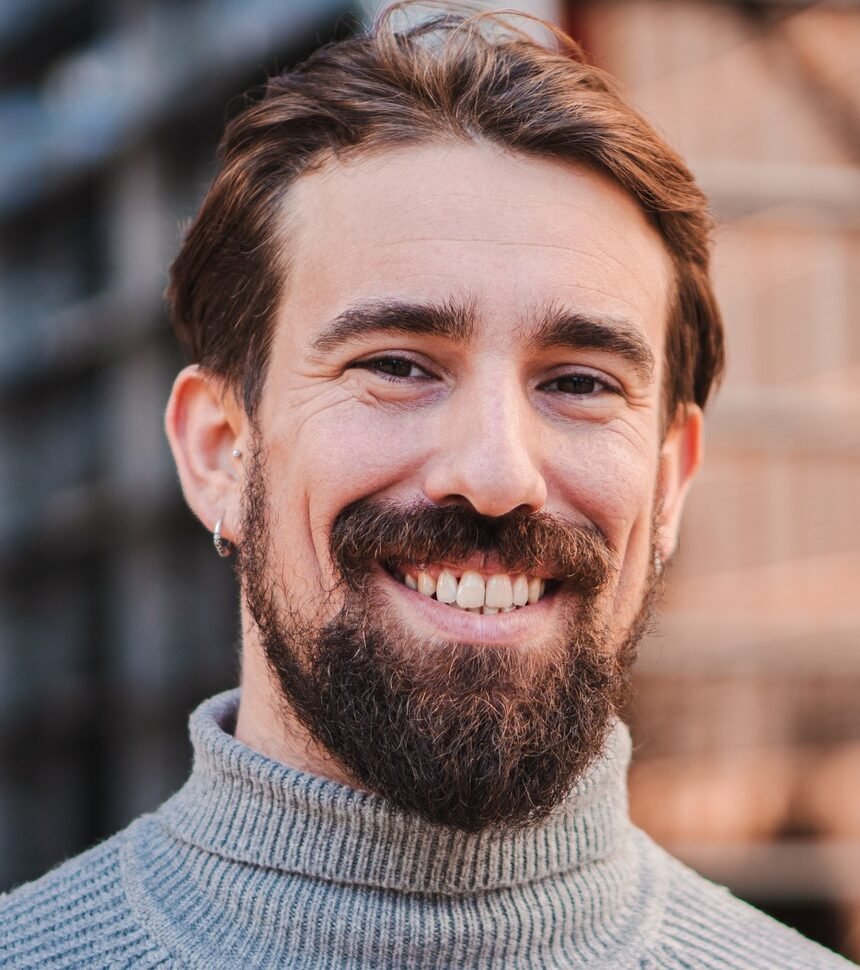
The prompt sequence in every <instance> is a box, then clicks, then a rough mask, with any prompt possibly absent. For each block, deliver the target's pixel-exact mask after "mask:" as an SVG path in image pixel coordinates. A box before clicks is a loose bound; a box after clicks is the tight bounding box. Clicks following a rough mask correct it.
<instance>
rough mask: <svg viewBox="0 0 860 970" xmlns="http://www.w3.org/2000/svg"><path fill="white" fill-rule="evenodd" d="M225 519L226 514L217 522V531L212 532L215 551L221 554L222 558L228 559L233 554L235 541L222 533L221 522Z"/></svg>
mask: <svg viewBox="0 0 860 970" xmlns="http://www.w3.org/2000/svg"><path fill="white" fill-rule="evenodd" d="M223 521H224V516H223V515H222V516H221V518H220V519H218V521H217V522H216V523H215V531H214V532H213V533H212V544H213V545H214V546H215V551H216V552H217V553H218V555H219V556H221V558H222V559H227V558H228V557H229V556H232V555H233V549H234V546H233V543H232V542H231V541H230V540H229V539H225V538H224V536H222V535H221V524H222V523H223Z"/></svg>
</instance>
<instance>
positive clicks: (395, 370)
mask: <svg viewBox="0 0 860 970" xmlns="http://www.w3.org/2000/svg"><path fill="white" fill-rule="evenodd" d="M370 366H371V367H372V368H373V370H375V371H378V372H379V373H380V374H387V375H388V376H389V377H409V376H410V374H411V373H412V368H413V367H415V364H413V363H412V361H411V360H405V359H404V358H403V357H379V358H377V359H376V360H373V361H370Z"/></svg>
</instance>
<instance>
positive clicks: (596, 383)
mask: <svg viewBox="0 0 860 970" xmlns="http://www.w3.org/2000/svg"><path fill="white" fill-rule="evenodd" d="M541 390H545V391H558V392H560V393H562V394H571V395H574V396H576V397H597V395H598V394H607V393H608V394H618V393H619V391H618V390H617V389H616V388H615V387H613V386H612V385H611V384H609V383H607V382H606V381H603V380H601V379H600V378H599V377H597V376H596V375H595V374H583V373H578V374H562V375H561V377H556V378H555V380H552V381H548V382H547V383H546V384H543V385H542V386H541Z"/></svg>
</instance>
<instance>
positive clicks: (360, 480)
mask: <svg viewBox="0 0 860 970" xmlns="http://www.w3.org/2000/svg"><path fill="white" fill-rule="evenodd" d="M424 431H426V429H422V426H421V424H420V422H419V421H418V420H417V416H414V417H413V416H412V415H409V414H405V415H404V414H397V415H384V414H380V413H379V411H378V410H377V409H372V408H369V407H365V406H362V405H361V404H360V403H352V404H350V405H349V406H346V405H345V406H343V407H333V408H331V409H329V410H328V411H326V412H322V413H319V414H317V415H315V416H314V417H313V418H312V419H309V420H307V421H305V422H304V423H303V424H302V425H301V427H300V428H298V429H296V428H295V427H293V428H288V427H285V428H284V429H283V431H281V432H280V433H278V432H277V431H276V432H275V434H273V435H272V442H271V445H270V446H269V448H268V468H269V481H270V487H271V492H272V508H273V511H274V513H275V514H276V515H277V520H275V519H273V527H274V528H275V529H276V534H275V540H276V542H277V544H278V546H279V548H280V549H281V550H282V558H283V561H284V573H285V578H287V577H288V574H289V573H290V572H291V573H292V574H293V579H292V581H291V583H298V582H300V580H299V577H300V576H303V577H307V576H310V575H313V576H315V577H316V578H317V582H316V584H315V585H316V588H318V586H319V579H320V578H322V579H323V581H324V582H326V581H330V580H331V579H332V578H333V577H332V575H331V573H330V570H329V565H328V563H329V559H328V541H329V535H330V532H331V526H332V524H333V522H334V520H335V518H336V517H337V515H338V513H339V512H341V511H342V510H343V509H344V508H345V507H346V506H347V505H349V504H350V503H351V502H354V501H356V500H357V499H360V498H366V497H368V496H372V495H374V494H377V493H382V492H385V493H386V494H387V495H388V496H389V497H392V498H398V499H401V500H408V499H412V498H414V497H415V492H414V489H413V491H409V486H408V482H409V480H410V477H411V475H412V472H413V471H414V470H415V469H416V468H419V467H420V465H421V462H422V460H423V456H424V449H425V448H426V441H427V436H426V433H424ZM276 482H277V483H278V484H277V485H275V484H274V483H276ZM398 486H400V487H399V490H398ZM275 521H276V524H274V523H275Z"/></svg>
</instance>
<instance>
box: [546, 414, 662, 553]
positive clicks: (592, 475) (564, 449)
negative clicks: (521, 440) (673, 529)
mask: <svg viewBox="0 0 860 970" xmlns="http://www.w3.org/2000/svg"><path fill="white" fill-rule="evenodd" d="M554 454H556V455H558V456H560V458H559V459H558V460H557V461H556V462H554V474H553V478H554V482H555V489H553V488H551V489H550V494H552V492H553V491H554V490H555V491H557V493H558V494H559V495H561V496H562V501H563V503H564V505H565V506H566V507H567V508H569V509H572V510H573V511H574V512H575V513H578V514H579V515H581V516H584V517H585V518H587V519H588V520H589V521H590V522H592V523H594V524H595V525H596V526H597V527H598V528H600V529H601V530H602V531H603V533H604V535H605V536H606V538H607V539H608V540H609V542H610V544H611V546H612V548H613V549H614V551H615V553H616V555H618V556H619V557H620V559H621V561H624V560H625V559H626V557H627V552H628V546H629V545H630V543H631V542H635V541H636V536H637V533H638V532H639V530H640V528H641V523H642V521H643V520H644V522H645V524H646V528H647V531H648V532H650V520H651V504H652V498H653V489H654V481H655V476H656V471H657V458H656V455H654V456H650V455H649V454H647V453H646V452H645V451H644V450H643V449H642V448H640V447H639V446H638V445H634V444H633V443H631V441H630V440H629V439H628V438H627V437H626V436H624V435H622V434H619V433H615V432H612V431H609V430H607V429H606V428H602V429H595V430H594V431H593V432H591V433H589V434H587V435H584V436H582V437H580V438H579V440H577V441H576V442H575V443H574V442H567V443H565V445H557V446H556V447H555V449H554Z"/></svg>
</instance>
